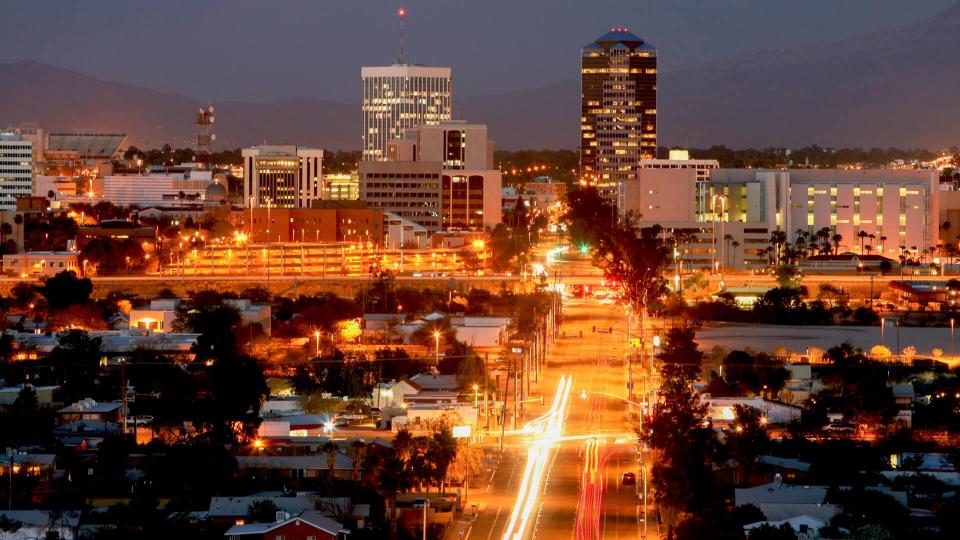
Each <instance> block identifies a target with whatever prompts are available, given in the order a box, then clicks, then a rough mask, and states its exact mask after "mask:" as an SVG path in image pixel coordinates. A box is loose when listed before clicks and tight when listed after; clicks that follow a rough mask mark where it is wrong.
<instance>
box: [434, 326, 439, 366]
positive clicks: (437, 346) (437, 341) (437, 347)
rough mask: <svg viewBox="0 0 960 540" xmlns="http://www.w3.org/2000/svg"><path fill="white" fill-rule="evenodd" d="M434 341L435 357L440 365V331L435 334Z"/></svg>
mask: <svg viewBox="0 0 960 540" xmlns="http://www.w3.org/2000/svg"><path fill="white" fill-rule="evenodd" d="M433 340H434V342H435V343H436V348H435V350H434V356H435V357H436V360H437V365H440V332H439V331H434V332H433Z"/></svg>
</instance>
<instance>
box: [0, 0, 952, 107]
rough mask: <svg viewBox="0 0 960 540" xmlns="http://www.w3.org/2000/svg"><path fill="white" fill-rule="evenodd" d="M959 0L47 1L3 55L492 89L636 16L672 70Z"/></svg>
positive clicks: (307, 89)
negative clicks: (371, 68) (372, 70)
mask: <svg viewBox="0 0 960 540" xmlns="http://www.w3.org/2000/svg"><path fill="white" fill-rule="evenodd" d="M955 1H956V0H911V1H909V2H905V1H903V0H620V1H614V0H579V1H573V0H482V1H480V0H407V1H403V2H399V1H395V0H381V1H376V0H310V1H308V0H269V1H266V0H163V1H162V2H148V1H130V0H95V1H77V0H37V1H16V2H5V3H4V6H3V12H4V17H3V18H2V19H0V40H2V41H0V62H12V61H17V60H25V59H31V60H38V61H41V62H46V63H49V64H53V65H56V66H60V67H65V68H71V69H75V70H77V71H81V72H83V73H86V74H90V75H93V76H96V77H100V78H103V79H109V80H118V81H123V82H128V83H134V84H139V85H143V86H147V87H151V88H155V89H158V90H166V91H172V92H178V93H182V94H186V95H190V96H193V97H196V98H198V99H201V100H207V99H210V100H217V101H219V100H223V99H243V100H272V99H277V98H283V97H290V96H316V97H330V98H341V99H344V98H345V99H354V100H356V99H359V98H358V94H359V85H360V83H359V77H360V75H359V71H360V66H361V65H377V64H385V63H389V62H390V61H391V60H393V59H394V58H395V57H396V56H397V51H398V41H399V38H398V33H399V32H398V28H397V21H396V10H397V8H398V7H399V6H401V5H403V6H404V7H405V8H406V9H407V11H408V17H407V23H406V29H407V48H408V51H410V52H409V54H408V58H409V59H411V60H412V61H414V62H417V63H424V64H433V65H449V66H452V67H453V69H454V91H455V93H457V94H460V95H482V94H492V93H500V92H506V91H509V90H515V89H520V88H532V87H537V86H541V85H544V84H549V83H553V82H557V81H561V80H565V79H572V78H575V77H576V76H577V70H578V62H579V57H578V49H579V47H580V46H582V45H584V44H585V43H587V42H589V41H591V40H592V39H593V38H594V37H596V36H598V35H600V34H602V33H603V32H605V31H606V30H607V29H609V28H610V27H611V26H627V27H629V28H630V29H631V30H632V31H634V32H635V33H637V34H638V35H640V36H641V37H643V38H644V39H646V40H648V41H650V42H651V43H653V44H654V45H656V46H657V47H658V48H659V49H660V56H661V64H660V65H661V70H663V71H669V70H673V69H682V68H685V67H692V66H696V65H698V64H701V63H707V62H710V61H711V60H715V59H719V58H723V57H726V56H731V55H734V54H737V53H741V52H745V51H750V50H755V49H779V48H792V47H801V46H803V45H806V44H812V43H816V42H819V41H822V40H825V39H832V38H839V37H845V36H851V35H857V34H861V33H864V32H869V31H873V30H879V29H886V28H895V27H899V26H903V25H905V24H907V23H909V22H913V21H916V20H919V19H922V18H925V17H929V16H930V15H933V14H935V13H937V12H938V11H940V10H941V9H944V8H945V7H947V6H949V5H951V4H953V3H955Z"/></svg>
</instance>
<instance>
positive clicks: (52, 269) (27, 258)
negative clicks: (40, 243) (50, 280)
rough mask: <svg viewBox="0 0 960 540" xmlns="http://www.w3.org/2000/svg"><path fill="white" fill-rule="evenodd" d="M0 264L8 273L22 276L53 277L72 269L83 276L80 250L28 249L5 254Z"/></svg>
mask: <svg viewBox="0 0 960 540" xmlns="http://www.w3.org/2000/svg"><path fill="white" fill-rule="evenodd" d="M0 265H2V266H3V272H4V273H5V274H8V275H15V276H20V277H37V276H40V277H53V276H55V275H57V274H59V273H60V272H64V271H71V272H74V273H76V274H77V275H78V276H83V275H84V272H83V268H82V265H81V262H80V252H78V251H27V252H23V253H12V254H6V255H4V256H3V259H2V261H0Z"/></svg>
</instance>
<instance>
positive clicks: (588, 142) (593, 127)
mask: <svg viewBox="0 0 960 540" xmlns="http://www.w3.org/2000/svg"><path fill="white" fill-rule="evenodd" d="M580 99H581V115H580V169H581V174H582V175H583V178H584V179H585V180H586V181H587V182H589V183H591V184H593V185H596V187H597V189H598V190H599V191H600V194H601V195H603V196H604V197H607V198H608V199H614V197H615V196H616V192H617V185H618V183H619V182H621V181H630V180H636V179H637V171H638V170H639V169H640V162H641V160H643V159H652V158H655V157H656V154H657V49H656V48H655V47H653V46H652V45H650V44H649V43H646V42H645V41H644V40H643V39H641V38H640V37H638V36H636V35H635V34H633V33H631V32H630V31H629V30H627V29H625V28H614V29H611V30H610V31H609V32H607V33H606V34H604V35H602V36H600V37H599V38H597V39H596V40H595V41H594V42H593V43H590V44H588V45H586V46H585V47H583V49H582V51H581V55H580Z"/></svg>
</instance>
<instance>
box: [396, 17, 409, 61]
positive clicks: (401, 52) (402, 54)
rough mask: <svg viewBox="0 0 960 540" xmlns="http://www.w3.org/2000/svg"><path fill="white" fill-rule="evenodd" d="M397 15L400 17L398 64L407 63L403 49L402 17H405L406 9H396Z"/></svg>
mask: <svg viewBox="0 0 960 540" xmlns="http://www.w3.org/2000/svg"><path fill="white" fill-rule="evenodd" d="M397 16H398V17H400V61H399V63H400V64H406V63H407V57H406V54H405V53H404V50H403V19H405V18H406V17H407V10H405V9H403V8H400V9H398V10H397Z"/></svg>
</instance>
